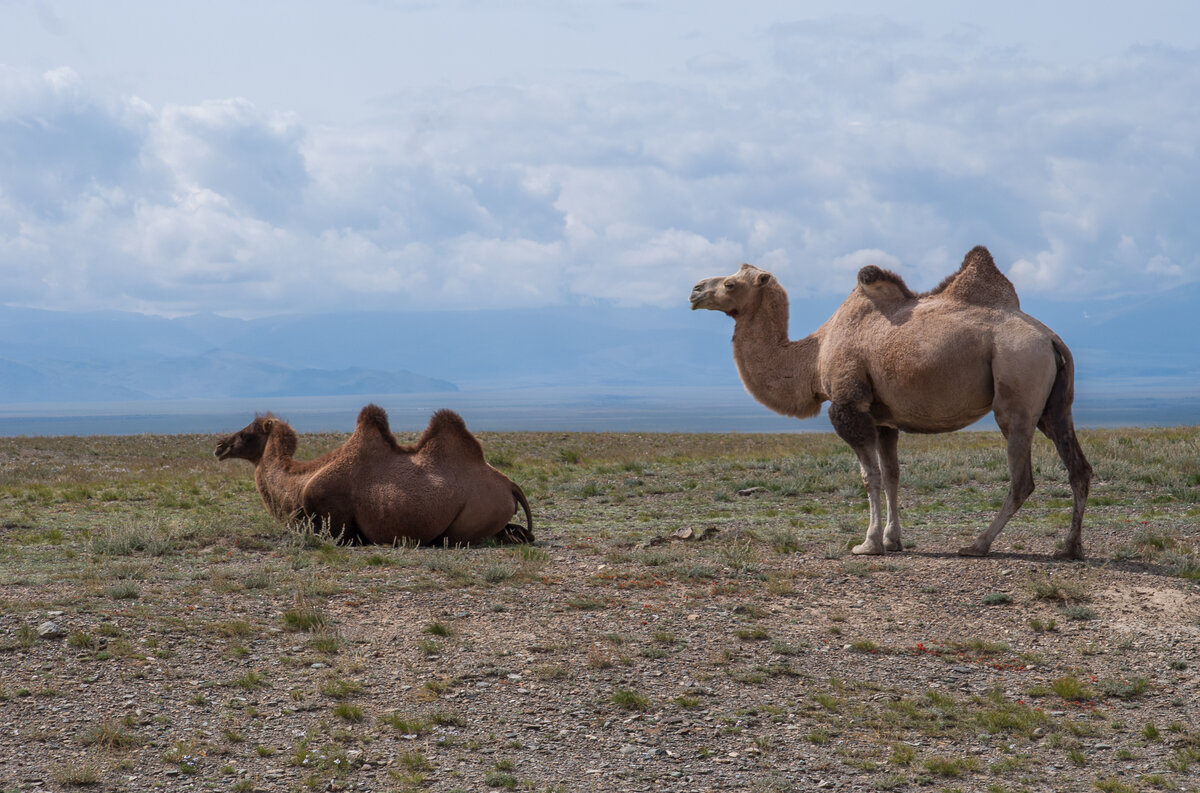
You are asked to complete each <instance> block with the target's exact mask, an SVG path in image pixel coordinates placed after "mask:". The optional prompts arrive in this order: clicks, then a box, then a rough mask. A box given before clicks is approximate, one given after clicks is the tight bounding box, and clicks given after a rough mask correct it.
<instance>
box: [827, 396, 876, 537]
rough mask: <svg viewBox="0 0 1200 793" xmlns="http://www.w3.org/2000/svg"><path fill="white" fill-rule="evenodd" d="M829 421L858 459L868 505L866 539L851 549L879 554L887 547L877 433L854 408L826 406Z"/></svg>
mask: <svg viewBox="0 0 1200 793" xmlns="http://www.w3.org/2000/svg"><path fill="white" fill-rule="evenodd" d="M829 421H830V423H831V424H833V428H834V429H835V430H836V431H837V434H838V437H840V438H841V439H842V440H844V441H845V442H846V443H848V444H849V445H850V448H851V449H853V450H854V454H855V455H857V457H858V467H859V470H860V471H861V472H862V478H863V485H865V486H866V488H867V500H868V502H869V503H870V505H871V522H870V524H868V526H867V536H866V539H864V540H863V541H862V543H860V544H859V545H855V546H854V547H853V548H851V549H850V552H851V553H855V554H871V555H878V554H881V553H883V552H884V551H885V550H886V548H885V547H884V542H883V506H882V500H881V497H880V486H881V484H882V481H883V475H882V472H881V471H880V467H879V432H878V430H877V429H876V428H875V422H874V421H872V420H871V417H870V416H868V415H867V414H866V413H863V412H862V411H860V410H857V409H856V408H855V407H854V405H852V404H847V403H843V402H835V403H833V404H831V405H830V406H829Z"/></svg>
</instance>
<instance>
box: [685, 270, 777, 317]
mask: <svg viewBox="0 0 1200 793" xmlns="http://www.w3.org/2000/svg"><path fill="white" fill-rule="evenodd" d="M774 282H775V276H773V275H771V274H770V273H768V272H767V271H766V270H760V269H758V268H757V267H755V266H754V265H752V264H743V265H742V266H741V267H740V268H739V269H738V271H737V272H736V273H734V274H733V275H727V276H724V277H718V278H706V279H704V280H703V281H701V282H700V283H698V284H696V285H695V286H694V287H692V296H691V301H692V310H693V311H695V310H696V309H698V308H707V309H710V310H712V311H723V312H725V313H726V314H728V315H729V316H731V317H733V318H734V319H737V318H738V317H739V316H740V315H742V314H745V313H747V312H749V311H753V309H754V308H755V307H757V306H758V304H759V302H761V300H762V289H763V287H766V286H768V285H770V284H772V283H774Z"/></svg>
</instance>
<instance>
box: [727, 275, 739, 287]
mask: <svg viewBox="0 0 1200 793" xmlns="http://www.w3.org/2000/svg"><path fill="white" fill-rule="evenodd" d="M737 285H738V282H737V281H736V280H735V279H733V278H726V279H725V288H726V289H735V288H737Z"/></svg>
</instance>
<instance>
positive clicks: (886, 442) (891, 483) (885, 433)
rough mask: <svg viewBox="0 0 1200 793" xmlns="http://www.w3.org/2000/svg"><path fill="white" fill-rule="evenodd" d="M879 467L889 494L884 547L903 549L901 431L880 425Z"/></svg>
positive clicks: (884, 487)
mask: <svg viewBox="0 0 1200 793" xmlns="http://www.w3.org/2000/svg"><path fill="white" fill-rule="evenodd" d="M878 432H879V467H880V469H881V470H882V472H883V492H884V493H885V494H886V495H887V524H886V525H885V526H884V527H883V547H884V548H885V549H886V550H889V551H902V550H904V545H903V544H902V543H901V542H900V496H899V491H900V454H899V451H898V449H897V444H898V442H899V440H900V431H899V430H897V429H895V428H893V427H879V429H878Z"/></svg>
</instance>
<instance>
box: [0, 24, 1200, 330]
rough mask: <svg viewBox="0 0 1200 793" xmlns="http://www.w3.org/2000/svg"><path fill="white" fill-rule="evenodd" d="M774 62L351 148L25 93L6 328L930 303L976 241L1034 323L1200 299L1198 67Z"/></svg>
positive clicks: (513, 104) (591, 85) (708, 57)
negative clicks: (907, 296) (884, 290)
mask: <svg viewBox="0 0 1200 793" xmlns="http://www.w3.org/2000/svg"><path fill="white" fill-rule="evenodd" d="M766 40H767V41H769V42H771V44H772V46H774V47H775V50H774V52H775V54H776V57H775V58H774V61H773V62H774V64H775V66H774V67H764V66H762V64H761V63H755V62H754V61H752V60H749V59H746V60H742V59H740V58H735V57H730V56H727V55H724V54H721V53H720V52H719V51H718V50H716V49H714V48H713V47H712V46H711V43H702V44H700V45H697V46H698V47H699V50H698V52H697V54H695V55H693V56H691V57H690V58H689V59H684V60H683V61H682V62H681V64H682V66H684V67H686V68H683V69H682V71H680V72H679V74H678V76H677V78H672V79H666V78H663V79H659V80H656V81H648V80H640V81H639V80H631V79H626V78H622V77H620V76H617V75H615V74H607V75H604V74H596V73H589V74H578V75H576V76H574V77H570V78H568V77H563V78H562V80H561V81H560V82H557V83H554V84H549V83H520V82H510V83H507V84H504V85H495V86H481V87H477V88H474V89H469V90H440V91H434V90H422V91H399V92H397V93H395V94H393V95H392V96H390V97H389V98H388V99H387V100H381V104H380V105H379V108H380V113H379V114H378V115H377V116H376V117H375V118H374V119H373V120H371V121H369V122H354V123H348V124H347V125H345V126H342V127H336V126H329V125H313V124H306V123H305V121H304V119H303V118H301V117H300V116H298V115H295V114H290V113H282V112H276V111H273V110H267V109H264V108H262V107H260V106H258V105H256V104H255V103H253V102H251V101H249V100H246V99H237V98H226V99H214V100H213V101H208V102H202V103H198V104H190V105H182V104H168V105H162V106H158V107H155V106H154V105H152V104H150V103H147V102H145V101H143V100H141V99H138V98H136V97H117V96H114V95H112V94H110V93H108V92H106V91H105V90H104V89H102V88H100V87H97V86H93V85H90V84H89V83H88V81H87V80H86V79H83V78H81V77H80V76H79V75H78V74H77V73H75V72H74V71H72V70H71V69H68V68H58V69H52V70H44V71H30V70H20V69H13V68H4V67H0V174H2V175H0V278H2V279H3V282H4V283H5V284H6V294H5V297H4V298H3V299H5V300H6V301H9V302H14V303H22V304H31V305H41V306H50V307H56V308H100V307H108V308H132V307H138V308H141V309H149V310H155V311H161V312H167V313H176V312H188V311H198V310H207V311H221V312H227V313H234V314H244V315H248V314H269V313H278V312H294V311H309V310H318V309H338V308H349V307H369V308H397V309H405V308H434V307H442V308H479V307H492V306H502V305H504V306H507V305H522V306H538V305H549V304H555V303H561V302H564V301H571V300H578V299H604V300H613V301H617V302H621V303H628V304H638V303H652V304H656V305H675V304H677V303H679V301H681V300H682V299H683V297H684V296H686V291H687V289H689V288H690V285H691V284H692V283H693V282H694V281H695V279H696V278H698V277H701V276H706V275H710V274H712V273H713V272H727V271H730V270H732V269H733V267H735V266H736V265H737V264H738V263H739V262H741V261H751V262H756V263H758V264H760V265H762V266H766V267H768V268H770V269H773V270H775V271H777V272H778V273H779V274H780V276H781V278H782V279H783V280H784V281H785V283H788V284H789V286H790V285H791V284H796V285H802V286H798V287H797V288H798V289H799V290H800V291H801V292H803V293H807V294H819V293H823V294H831V295H832V294H844V293H845V292H846V291H848V290H849V289H850V288H851V287H852V285H853V278H854V271H855V270H856V269H857V268H858V267H859V266H861V264H865V263H868V260H869V263H874V264H879V265H881V266H885V267H889V268H890V269H894V270H896V271H897V272H900V273H901V274H903V275H904V277H905V278H906V279H908V280H909V282H910V284H911V285H912V286H913V287H914V288H918V289H922V288H930V287H931V286H933V285H934V284H936V283H937V282H938V280H940V278H941V277H942V276H944V275H945V274H946V273H948V272H950V271H951V270H953V269H954V268H955V267H957V265H958V263H959V261H961V258H962V255H963V254H964V253H965V252H966V251H967V250H968V249H969V248H971V247H972V246H973V245H975V244H980V243H982V244H986V245H988V246H989V247H990V248H991V249H992V252H993V254H994V255H995V256H996V258H997V261H998V263H999V264H1000V265H1001V267H1002V268H1005V269H1007V270H1008V271H1009V272H1010V274H1011V275H1012V277H1013V279H1014V281H1015V282H1016V283H1017V285H1018V288H1019V289H1021V291H1022V294H1038V293H1045V294H1049V295H1051V296H1063V295H1064V291H1063V289H1064V286H1066V285H1068V284H1069V285H1070V290H1069V291H1070V296H1072V297H1083V296H1087V295H1089V294H1093V295H1103V294H1112V293H1118V292H1130V291H1139V290H1147V289H1157V288H1164V287H1168V286H1170V285H1172V284H1176V283H1180V282H1184V281H1191V280H1197V279H1200V255H1198V254H1197V253H1196V251H1197V250H1200V245H1198V244H1197V243H1198V240H1197V236H1198V234H1200V231H1197V229H1196V227H1195V223H1194V221H1193V214H1194V208H1195V206H1196V204H1197V200H1198V199H1200V167H1198V162H1197V156H1198V152H1197V144H1196V141H1197V140H1200V121H1198V120H1197V119H1196V117H1195V114H1194V112H1192V109H1191V107H1190V105H1189V104H1188V103H1187V101H1185V98H1186V97H1190V96H1195V95H1200V54H1198V53H1195V52H1185V51H1179V50H1171V49H1166V48H1142V49H1138V50H1134V51H1130V52H1129V53H1127V54H1126V55H1124V56H1122V57H1117V58H1109V59H1107V60H1104V61H1096V62H1091V63H1088V64H1084V65H1082V66H1064V65H1061V64H1058V65H1044V64H1038V63H1036V62H1033V61H1031V60H1030V59H1029V58H1028V57H1026V56H1017V57H1014V56H1012V55H1010V54H1006V53H1004V52H1001V51H999V50H994V49H993V50H989V49H981V48H980V47H978V46H976V45H973V44H969V45H964V44H963V43H962V42H961V41H960V42H950V43H946V42H943V41H941V40H936V39H930V38H929V37H925V36H922V35H921V33H920V31H919V30H917V29H916V28H915V27H914V26H912V25H903V24H896V23H893V22H891V21H889V20H887V19H884V18H872V19H869V20H866V21H865V22H864V21H863V20H856V19H853V18H845V17H843V18H838V19H836V20H833V21H820V20H817V21H812V22H807V23H803V24H796V25H781V26H778V27H776V28H774V29H773V30H772V31H771V33H770V34H769V35H768V36H767V39H766ZM769 61H770V59H764V62H769ZM731 74H734V75H736V78H735V79H724V77H723V76H722V75H731ZM697 75H700V76H699V77H697Z"/></svg>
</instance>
